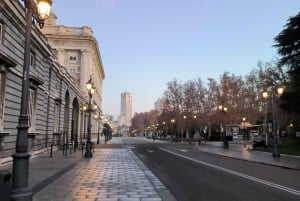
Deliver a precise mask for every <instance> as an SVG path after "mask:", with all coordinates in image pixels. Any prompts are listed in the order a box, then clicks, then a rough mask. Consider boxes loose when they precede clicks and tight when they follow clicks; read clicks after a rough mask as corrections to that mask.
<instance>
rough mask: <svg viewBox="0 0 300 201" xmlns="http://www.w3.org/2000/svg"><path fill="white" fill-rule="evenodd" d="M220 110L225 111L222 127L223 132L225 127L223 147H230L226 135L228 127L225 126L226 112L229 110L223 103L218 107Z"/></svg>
mask: <svg viewBox="0 0 300 201" xmlns="http://www.w3.org/2000/svg"><path fill="white" fill-rule="evenodd" d="M218 109H219V111H221V112H222V113H224V125H223V127H224V128H223V127H221V132H222V129H223V132H222V133H223V136H222V137H223V147H224V148H228V147H229V143H228V140H227V137H226V128H225V114H226V112H227V107H224V106H223V105H219V107H218Z"/></svg>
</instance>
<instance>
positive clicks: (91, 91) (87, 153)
mask: <svg viewBox="0 0 300 201" xmlns="http://www.w3.org/2000/svg"><path fill="white" fill-rule="evenodd" d="M86 88H87V90H88V94H89V104H88V109H87V112H88V130H87V141H86V151H85V154H84V157H85V158H92V157H93V154H92V141H91V131H92V111H93V109H92V97H93V94H94V92H95V87H94V84H93V82H92V76H90V79H89V81H88V82H87V83H86Z"/></svg>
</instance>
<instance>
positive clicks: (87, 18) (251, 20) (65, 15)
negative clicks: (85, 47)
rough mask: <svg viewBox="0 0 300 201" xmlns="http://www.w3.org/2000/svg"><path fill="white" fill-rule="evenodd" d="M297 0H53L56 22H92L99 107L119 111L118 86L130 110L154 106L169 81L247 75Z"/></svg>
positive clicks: (264, 57) (271, 52)
mask: <svg viewBox="0 0 300 201" xmlns="http://www.w3.org/2000/svg"><path fill="white" fill-rule="evenodd" d="M299 5H300V0H251V1H244V0H53V8H54V13H55V14H56V15H57V17H58V20H57V23H58V24H60V25H66V26H74V27H81V26H89V27H91V28H92V29H93V31H94V36H95V38H96V39H97V41H98V43H99V48H100V52H101V57H102V62H103V65H104V70H105V74H106V78H105V80H104V85H103V94H102V95H103V107H102V109H103V112H104V113H107V114H112V115H114V116H115V118H116V117H117V115H119V114H120V101H121V100H120V99H121V93H122V92H124V91H128V92H130V93H131V95H132V97H133V113H135V112H145V111H149V110H151V109H153V108H154V102H155V101H156V100H157V98H159V97H161V96H162V94H163V91H164V90H165V89H166V84H167V82H169V81H171V80H173V78H176V79H178V80H181V81H182V82H185V81H188V80H193V79H197V78H199V77H200V78H201V79H202V80H203V81H206V80H207V78H210V77H212V78H215V79H219V76H220V75H221V74H222V73H223V72H225V71H228V72H230V73H234V74H235V75H242V76H243V75H246V74H247V73H249V72H250V71H251V70H252V69H253V68H254V67H256V66H257V62H258V61H263V62H268V61H271V60H272V59H274V58H275V57H276V49H275V48H273V47H272V45H273V44H274V40H273V38H274V37H275V36H276V35H277V34H278V33H279V32H280V31H281V30H282V29H283V26H284V25H285V24H286V22H287V20H288V18H289V17H291V16H294V15H296V14H297V13H298V12H299V11H300V9H299Z"/></svg>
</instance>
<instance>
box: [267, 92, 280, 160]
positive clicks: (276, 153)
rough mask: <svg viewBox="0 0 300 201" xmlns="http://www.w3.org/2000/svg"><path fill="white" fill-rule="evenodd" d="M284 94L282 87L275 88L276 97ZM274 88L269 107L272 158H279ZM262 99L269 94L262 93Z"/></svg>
mask: <svg viewBox="0 0 300 201" xmlns="http://www.w3.org/2000/svg"><path fill="white" fill-rule="evenodd" d="M283 92H284V88H283V87H278V88H277V95H278V96H281V95H282V94H283ZM274 95H275V94H274V86H272V88H271V106H272V135H273V138H274V144H273V150H272V151H273V154H272V155H273V157H275V158H278V157H280V153H279V151H278V139H277V121H276V109H275V102H274ZM263 97H264V98H268V97H269V94H268V92H263Z"/></svg>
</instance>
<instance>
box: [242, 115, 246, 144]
mask: <svg viewBox="0 0 300 201" xmlns="http://www.w3.org/2000/svg"><path fill="white" fill-rule="evenodd" d="M242 121H243V140H245V139H246V117H243V118H242Z"/></svg>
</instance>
